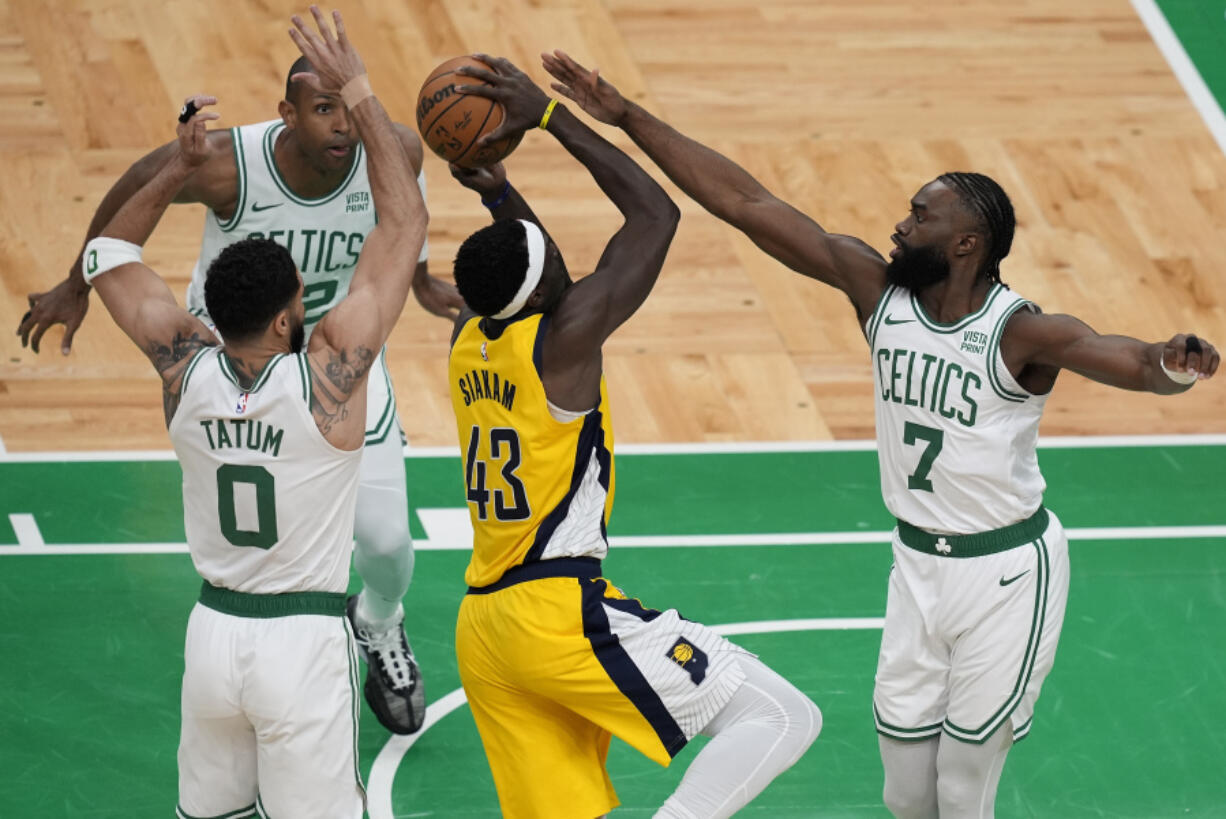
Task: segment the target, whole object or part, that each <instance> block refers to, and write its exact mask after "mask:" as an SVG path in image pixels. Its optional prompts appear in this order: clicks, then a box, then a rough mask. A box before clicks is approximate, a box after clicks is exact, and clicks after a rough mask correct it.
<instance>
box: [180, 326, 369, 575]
mask: <svg viewBox="0 0 1226 819" xmlns="http://www.w3.org/2000/svg"><path fill="white" fill-rule="evenodd" d="M310 394H311V373H310V370H309V368H308V366H307V357H306V354H299V355H278V356H276V357H274V358H273V359H272V360H271V361H269V362H268V365H267V366H266V367H265V368H264V371H263V372H262V373H260V376H259V378H258V379H256V381H255V383H253V384H252V385H251V387H250V388H249V389H244V388H242V387H240V386H239V383H238V379H237V377H236V376H235V374H234V370H233V368H232V367H231V365H230V362H229V360H228V359H227V358H226V357H225V354H224V353H223V352H222V348H220V347H209V348H206V349H204V350H202V351H200V352H199V353H197V354H196V356H195V358H193V359H192V361H191V362H190V363H189V364H188V365H187V370H186V372H185V373H184V376H183V387H182V393H181V398H180V402H179V407H178V409H177V410H176V411H175V414H174V418H173V419H172V420H171V422H170V440H171V443H172V444H173V445H174V449H175V454H176V455H178V457H179V463H180V464H181V465H182V467H183V517H184V523H185V526H186V528H187V545H188V549H189V550H190V551H191V555H192V561H193V562H194V563H195V564H196V571H198V572H199V573H200V576H201V577H203V578H204V579H205V580H207V581H208V582H210V583H212V584H213V585H214V586H220V587H222V588H226V589H231V590H233V591H239V592H246V593H249V594H279V593H281V592H299V591H325V592H344V591H345V589H346V588H347V587H348V585H349V554H350V550H351V549H352V546H353V516H354V509H355V506H356V503H357V491H358V465H359V463H360V461H361V457H362V450H361V449H357V450H354V451H352V452H348V451H345V450H341V449H337V448H336V447H334V446H332V444H330V443H328V441H327V440H325V439H324V437H323V434H322V433H321V432H320V431H319V428H318V427H317V426H316V425H315V419H314V418H313V417H312V416H311V409H310Z"/></svg>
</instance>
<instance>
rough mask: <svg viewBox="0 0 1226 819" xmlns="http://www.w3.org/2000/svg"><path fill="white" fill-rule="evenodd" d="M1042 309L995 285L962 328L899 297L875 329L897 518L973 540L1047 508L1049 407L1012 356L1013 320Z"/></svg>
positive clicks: (871, 334) (891, 295)
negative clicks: (1043, 419) (1042, 437)
mask: <svg viewBox="0 0 1226 819" xmlns="http://www.w3.org/2000/svg"><path fill="white" fill-rule="evenodd" d="M1027 306H1030V309H1033V306H1032V305H1030V302H1028V301H1027V300H1025V299H1023V298H1021V297H1020V296H1017V295H1016V294H1014V293H1013V292H1012V291H1010V290H1009V289H1008V288H1007V287H1004V286H1003V285H999V284H996V285H993V286H992V289H991V290H990V291H989V292H988V295H987V297H986V298H985V299H984V304H983V307H982V308H980V309H979V310H978V311H977V312H975V313H973V314H972V315H969V316H965V317H963V318H961V319H959V320H958V321H956V322H954V323H952V324H939V323H937V322H936V321H933V320H932V319H931V318H929V317H928V315H927V314H926V313H925V312H924V308H923V306H922V305H921V304H920V303H919V300H918V299H917V298H916V297H915V296H914V294H912V293H911V291H909V290H906V289H903V288H898V287H893V286H889V287H887V288H886V291H885V293H883V294H882V296H881V300H880V302H878V304H877V309H876V310H875V311H874V312H873V314H872V315H871V316H870V317H869V320H868V323H867V324H866V325H865V327H866V330H867V334H868V340H869V344H870V346H871V347H872V351H873V367H874V371H875V375H876V385H877V389H876V404H877V454H878V458H879V460H880V466H881V494H882V497H883V498H884V499H885V505H886V507H887V508H888V509H889V510H890V512H891V514H893V515H894V516H895V517H897V518H900V519H902V520H905V521H907V522H908V523H910V524H912V525H914V526H918V527H920V528H921V529H927V530H929V531H932V532H936V533H940V534H970V533H974V532H985V531H989V530H992V529H998V528H1000V527H1002V526H1008V525H1009V524H1011V523H1016V522H1017V521H1019V520H1023V519H1025V518H1027V517H1029V516H1030V515H1031V514H1032V513H1033V512H1034V511H1035V510H1036V509H1038V507H1039V504H1040V503H1041V501H1042V498H1043V490H1044V488H1045V484H1044V482H1043V476H1042V475H1041V474H1040V473H1039V463H1038V457H1037V453H1036V445H1037V443H1038V435H1039V417H1040V416H1041V415H1042V413H1043V405H1044V404H1045V403H1046V402H1047V396H1046V395H1032V394H1030V393H1028V392H1026V390H1024V389H1023V388H1022V387H1021V386H1019V385H1018V383H1017V382H1016V381H1015V380H1014V378H1013V376H1012V375H1011V374H1010V373H1009V370H1008V368H1007V367H1006V366H1005V363H1004V360H1003V359H1002V358H1001V355H1000V339H1001V335H1002V334H1003V332H1004V328H1005V324H1006V323H1007V322H1008V320H1009V317H1010V316H1012V315H1013V313H1014V312H1016V311H1017V310H1019V309H1022V308H1024V307H1027Z"/></svg>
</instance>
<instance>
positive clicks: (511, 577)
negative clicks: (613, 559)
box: [468, 557, 601, 594]
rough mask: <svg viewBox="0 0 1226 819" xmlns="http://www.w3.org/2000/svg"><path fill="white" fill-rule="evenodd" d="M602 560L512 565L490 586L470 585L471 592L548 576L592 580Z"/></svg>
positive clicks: (572, 560)
mask: <svg viewBox="0 0 1226 819" xmlns="http://www.w3.org/2000/svg"><path fill="white" fill-rule="evenodd" d="M600 573H601V569H600V560H599V559H598V558H595V557H558V558H554V559H552V560H538V561H536V562H535V563H523V564H520V565H519V566H512V567H511V568H509V569H507V570H506V571H505V572H503V574H502V577H500V578H498V579H497V580H495V581H494V582H493V583H491V584H489V585H488V586H469V587H468V593H469V594H489V593H490V592H496V591H499V590H501V589H505V588H508V587H510V586H514V585H515V584H516V583H523V582H525V581H528V580H541V579H543V578H546V577H577V578H583V579H587V580H590V579H592V578H595V577H600Z"/></svg>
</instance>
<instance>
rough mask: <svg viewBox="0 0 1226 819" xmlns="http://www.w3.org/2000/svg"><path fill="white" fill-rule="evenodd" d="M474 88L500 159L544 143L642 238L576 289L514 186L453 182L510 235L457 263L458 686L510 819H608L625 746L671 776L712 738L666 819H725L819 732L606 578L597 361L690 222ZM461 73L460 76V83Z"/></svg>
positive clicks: (571, 125)
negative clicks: (463, 531) (497, 108)
mask: <svg viewBox="0 0 1226 819" xmlns="http://www.w3.org/2000/svg"><path fill="white" fill-rule="evenodd" d="M479 58H480V59H481V60H483V61H485V62H487V63H489V64H490V65H491V66H492V67H493V69H494V70H493V72H488V71H483V70H471V71H467V72H465V73H468V74H469V75H470V76H473V77H477V78H480V79H483V80H486V81H487V82H489V83H490V85H488V86H469V87H468V89H469V91H471V92H472V93H477V94H481V95H482V96H488V97H492V98H494V99H496V100H498V101H500V102H501V103H502V104H503V105H504V106H505V107H506V110H507V119H506V120H505V121H504V123H503V125H502V127H500V128H499V129H498V130H497V131H495V132H494V133H492V134H490V135H489V136H487V137H486V139H487V140H488V141H493V140H496V139H500V138H502V137H503V136H504V135H506V134H510V133H514V132H515V131H517V130H523V129H525V128H528V127H531V126H533V125H538V124H539V126H540V127H541V128H543V129H545V130H547V131H548V132H549V133H550V134H552V135H553V136H554V137H556V138H557V140H558V141H559V142H561V143H562V145H563V146H564V147H565V148H566V150H567V151H569V152H570V154H571V155H572V156H574V157H575V158H576V159H577V160H579V162H581V163H582V164H583V165H584V166H585V167H586V168H587V169H588V171H589V172H590V173H591V174H592V177H593V178H594V179H595V180H596V183H597V184H598V185H599V186H600V188H601V190H603V191H604V192H605V194H606V195H607V196H608V197H609V198H610V199H611V200H612V202H613V204H614V205H616V206H617V209H618V210H619V211H621V214H622V216H623V217H624V219H625V222H624V224H623V225H622V227H621V228H620V229H619V230H618V231H617V233H616V234H614V236H613V238H612V239H611V240H610V241H609V243H608V245H607V247H606V248H605V251H604V253H603V255H602V256H601V258H600V262H599V264H598V266H597V268H596V271H595V272H594V273H592V274H591V275H590V276H587V277H586V278H584V279H582V280H581V281H579V282H572V281H571V279H570V277H569V275H568V274H567V271H566V266H565V264H564V263H563V261H562V256H561V253H559V251H558V247H557V245H555V244H554V243H553V241H552V240H551V239H550V238H549V237H548V235H547V234H546V233H545V232H544V230H543V229H542V228H541V227H540V224H539V222H538V221H537V219H536V217H535V216H534V215H533V213H532V211H531V209H529V207H528V206H527V204H526V203H525V202H524V200H523V199H522V198H521V197H520V196H519V194H518V193H517V192H516V191H515V189H514V188H512V187H511V186H510V184H509V183H508V182H507V181H506V177H505V173H504V172H503V170H502V168H501V166H495V167H494V168H493V169H492V170H489V171H477V172H463V171H460V170H459V169H456V168H453V172H454V173H455V175H456V177H457V178H458V179H459V180H460V181H461V182H462V183H463V184H465V185H466V186H468V187H470V188H472V189H474V190H476V191H478V192H479V193H481V194H482V201H483V202H484V203H485V204H486V206H487V207H489V208H490V209H491V211H492V213H493V217H494V219H495V221H494V223H493V224H492V225H490V226H488V227H486V228H484V229H482V230H480V231H478V232H476V233H475V234H473V235H472V236H470V237H469V238H468V239H467V240H465V242H464V243H463V245H462V246H461V247H460V250H459V252H458V254H457V256H456V262H455V276H456V284H457V286H458V287H459V289H460V293H461V295H463V297H464V300H465V302H466V305H467V306H466V307H465V309H464V310H463V311H462V312H461V314H460V316H459V318H458V319H457V320H456V326H455V333H454V334H453V337H452V350H451V359H450V366H449V379H450V384H451V398H452V403H453V406H454V408H455V414H456V424H457V429H458V432H459V439H460V449H461V452H462V453H463V454H464V479H465V485H466V492H467V498H468V505H469V511H470V514H471V517H472V523H473V529H474V543H473V556H472V561H471V562H470V564H469V566H468V570H467V573H466V575H465V579H466V581H467V583H468V585H469V590H468V594H467V596H466V597H465V598H464V601H463V603H462V604H461V606H460V614H459V620H458V623H457V624H456V655H457V657H458V660H459V668H460V679H461V680H462V682H463V684H464V690H465V692H466V693H467V695H468V700H469V703H470V705H471V707H472V712H473V718H474V719H475V720H476V723H477V728H478V730H479V731H480V733H481V741H482V743H483V744H484V746H485V753H486V757H487V758H488V760H489V764H490V768H491V770H492V771H493V775H494V784H495V786H496V787H497V789H498V799H499V802H500V804H501V807H502V813H503V815H504V816H507V817H511V819H521V818H522V819H529V818H530V819H550V818H551V817H565V818H566V819H575V818H576V817H595V816H599V815H602V814H604V813H605V812H607V811H608V810H610V809H612V808H613V807H615V806H616V805H617V804H618V803H617V797H616V794H615V793H614V790H613V787H612V784H611V783H610V781H609V777H608V773H607V772H606V770H605V756H606V754H607V752H608V748H609V740H610V736H611V735H613V734H616V735H617V736H619V737H621V738H622V739H623V740H625V741H626V742H627V743H629V744H630V745H632V746H634V747H635V748H636V749H638V750H639V751H640V752H641V753H643V754H644V755H646V756H647V757H649V758H650V759H652V760H654V761H655V762H658V763H660V764H661V765H668V764H669V762H670V760H671V759H672V757H673V756H674V755H675V754H676V753H677V752H678V751H679V750H680V749H681V748H682V747H683V746H684V745H685V744H686V742H687V741H689V739H690V738H692V737H693V736H694V735H695V734H699V733H703V734H706V735H708V736H711V737H713V739H712V740H711V742H710V743H709V744H708V745H707V746H706V748H704V749H703V751H702V753H701V754H699V755H698V757H697V758H696V759H695V760H694V762H693V764H691V766H690V767H689V769H688V770H687V771H686V773H685V777H684V779H683V781H682V783H681V785H680V787H679V788H678V789H677V790H676V792H674V793H673V794H672V796H670V797H669V799H668V801H667V802H666V803H665V804H664V806H663V807H662V808H661V809H660V811H659V813H658V814H657V816H666V817H688V818H689V819H693V817H717V816H729V815H731V814H732V813H734V812H735V811H737V810H739V809H740V808H741V807H743V806H744V805H745V804H747V803H748V802H749V801H750V800H751V799H753V798H754V796H756V795H757V794H758V793H759V792H760V791H761V790H762V789H763V788H765V787H766V786H767V785H768V784H769V783H770V781H771V780H772V779H774V778H775V777H776V776H777V775H778V774H780V773H782V772H783V771H784V770H786V769H787V768H788V767H790V766H791V765H792V764H793V763H794V762H795V761H796V760H797V759H799V758H800V756H801V754H803V753H804V751H805V750H806V749H807V748H808V747H809V745H810V744H811V743H812V742H813V740H814V738H815V737H816V736H817V733H818V730H819V729H820V724H821V714H820V712H819V711H818V710H817V707H816V706H814V705H813V703H812V702H810V701H809V699H808V698H807V697H806V696H805V695H804V694H802V693H801V692H800V691H798V690H797V689H796V688H795V687H793V686H792V685H791V684H790V683H788V682H787V681H786V680H784V679H783V678H782V677H780V676H779V675H777V674H775V673H774V672H773V671H771V670H770V669H769V668H767V667H766V666H765V665H763V664H762V662H760V661H759V660H758V659H757V658H756V657H754V656H753V655H751V654H749V653H748V652H745V651H743V650H742V649H740V648H738V647H737V646H735V645H733V644H732V643H730V642H728V641H727V640H725V639H723V638H722V637H720V636H719V635H718V634H716V633H715V632H713V631H711V630H710V629H708V628H706V627H705V626H702V625H700V624H698V623H694V622H690V621H688V620H684V619H682V618H681V617H680V615H678V613H677V612H676V610H673V609H669V610H667V611H656V610H653V609H648V608H644V607H643V605H642V604H640V603H639V602H638V601H637V600H634V599H630V598H627V597H626V596H625V595H624V594H623V593H622V592H621V591H620V590H619V589H618V588H617V587H616V586H614V585H612V584H611V583H610V582H609V581H608V580H606V579H605V578H604V577H602V572H601V563H600V561H601V558H603V557H604V556H605V553H606V552H607V551H608V540H607V538H606V536H605V525H606V523H607V522H608V517H609V512H610V510H611V508H612V505H613V428H612V424H611V421H610V417H609V399H608V395H607V392H606V390H605V384H604V377H603V375H602V372H601V345H602V344H603V342H604V340H605V339H606V338H607V337H608V336H609V334H610V333H612V332H613V330H614V329H616V328H617V327H618V326H619V325H620V324H621V323H622V322H624V321H625V320H626V319H628V318H629V317H630V316H631V315H632V314H633V313H634V311H635V310H636V309H637V308H638V307H639V305H640V304H642V303H643V300H644V299H646V298H647V294H648V293H649V292H650V291H651V287H652V285H653V284H654V283H655V280H656V277H657V276H658V275H659V272H660V268H661V266H662V265H663V263H664V256H665V254H666V252H667V250H668V246H669V244H670V242H671V241H672V237H673V233H674V231H675V229H676V226H677V221H678V216H679V214H678V210H677V208H676V206H675V205H674V204H673V202H672V201H671V200H670V199H669V198H668V196H667V195H666V194H665V193H664V191H663V189H661V188H660V186H659V185H657V184H656V183H655V182H654V181H653V180H652V179H651V177H650V176H648V175H647V174H646V173H644V172H643V170H642V169H641V168H639V167H638V166H637V165H635V164H634V163H633V162H632V161H631V160H630V159H629V158H628V157H627V156H626V155H625V154H623V153H622V152H621V151H619V150H617V149H616V148H614V147H613V146H612V145H610V144H609V143H608V142H606V141H605V140H603V139H601V138H600V137H599V136H597V135H596V134H595V133H594V132H593V131H592V130H591V129H589V128H588V127H587V126H585V125H583V124H582V123H580V122H579V121H578V120H577V119H576V118H575V117H574V116H573V115H571V113H570V112H569V111H567V110H566V109H565V108H564V107H557V106H556V102H551V101H550V100H548V99H547V98H546V97H545V95H544V93H543V92H542V91H541V90H540V89H539V88H537V87H536V86H535V85H533V83H532V82H531V80H529V79H528V78H527V77H526V76H525V75H524V74H523V73H521V72H520V71H518V70H517V69H515V67H514V66H512V65H511V64H510V63H508V62H507V61H506V60H501V59H492V58H489V57H484V56H480V57H479ZM462 71H463V69H462Z"/></svg>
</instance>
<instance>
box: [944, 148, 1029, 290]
mask: <svg viewBox="0 0 1226 819" xmlns="http://www.w3.org/2000/svg"><path fill="white" fill-rule="evenodd" d="M937 178H938V179H939V180H940V181H942V182H944V183H945V184H946V185H948V186H949V187H951V188H953V189H954V190H955V191H957V192H958V197H959V199H960V200H961V202H962V205H963V206H964V207H966V209H967V210H969V211H970V212H971V213H974V214H975V216H976V217H977V218H978V219H979V223H980V227H981V228H982V229H983V230H984V232H985V233H987V239H988V257H987V259H986V260H985V261H984V266H983V269H982V271H981V272H982V273H983V274H984V275H985V276H986V277H987V280H988V281H990V282H996V283H1003V282H1001V281H1000V262H1001V260H1002V259H1004V258H1005V257H1006V256H1008V255H1009V250H1010V249H1011V248H1012V247H1013V231H1014V229H1015V228H1016V227H1017V218H1016V216H1015V215H1014V213H1013V203H1012V202H1010V201H1009V195H1008V194H1006V193H1005V191H1004V189H1003V188H1002V187H1001V186H1000V185H998V184H997V183H996V180H994V179H992V178H991V177H990V176H984V175H983V174H981V173H963V172H951V173H945V174H941V175H940V176H939V177H937Z"/></svg>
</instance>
